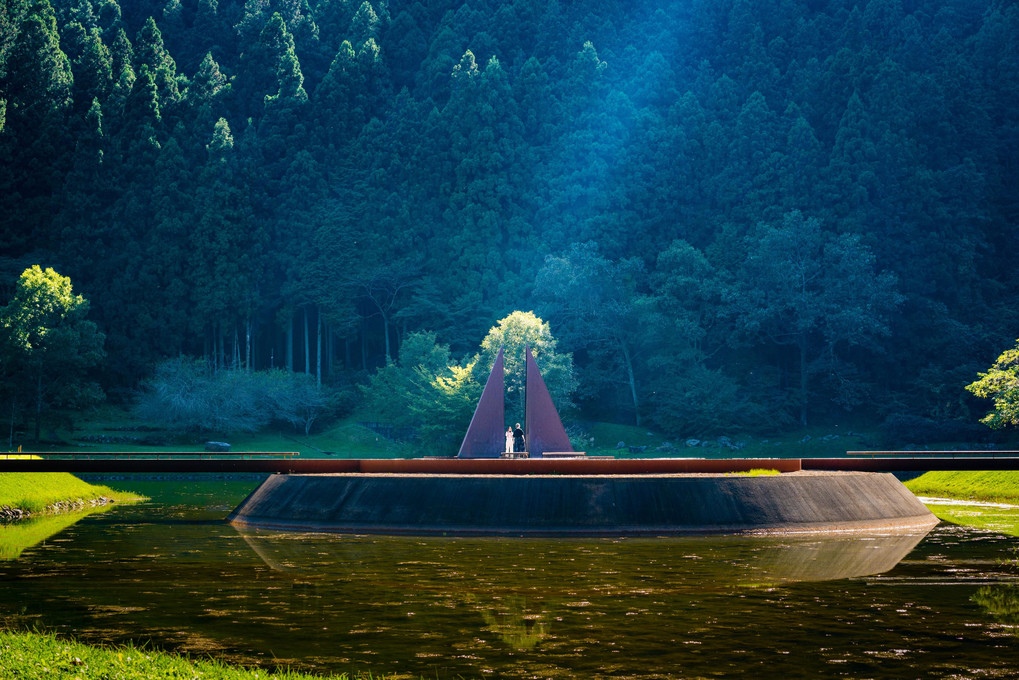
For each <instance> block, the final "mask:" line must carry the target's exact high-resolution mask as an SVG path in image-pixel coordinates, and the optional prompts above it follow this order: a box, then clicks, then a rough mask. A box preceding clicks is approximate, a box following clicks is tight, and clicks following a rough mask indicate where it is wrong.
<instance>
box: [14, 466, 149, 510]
mask: <svg viewBox="0 0 1019 680" xmlns="http://www.w3.org/2000/svg"><path fill="white" fill-rule="evenodd" d="M99 498H109V499H112V500H118V501H119V500H128V499H131V498H137V495H136V494H131V493H124V492H122V491H116V490H114V489H111V488H110V487H108V486H100V485H96V484H89V483H88V482H84V481H82V480H80V479H78V478H77V477H75V476H74V475H72V474H70V473H67V472H3V473H0V506H4V505H6V506H9V507H11V508H19V509H21V510H24V511H25V512H28V513H32V514H38V513H40V512H45V511H46V510H47V508H51V507H53V506H54V505H56V504H58V503H65V502H77V501H80V502H81V503H83V504H85V505H87V504H89V503H91V502H92V501H95V500H97V499H99Z"/></svg>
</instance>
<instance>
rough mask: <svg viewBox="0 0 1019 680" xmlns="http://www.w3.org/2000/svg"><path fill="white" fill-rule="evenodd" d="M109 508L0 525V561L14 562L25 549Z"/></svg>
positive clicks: (91, 508) (101, 507)
mask: <svg viewBox="0 0 1019 680" xmlns="http://www.w3.org/2000/svg"><path fill="white" fill-rule="evenodd" d="M111 507H113V506H111V505H101V506H95V507H90V508H86V509H85V510H81V511H78V512H65V513H60V514H56V515H43V516H41V517H33V518H31V519H27V520H22V521H20V522H15V523H12V524H3V525H0V560H16V559H18V558H19V557H21V553H22V552H24V551H25V550H26V549H28V548H31V547H32V546H34V545H38V544H39V543H42V542H43V541H45V540H46V539H48V538H50V537H51V536H54V535H56V534H58V533H60V532H61V531H63V530H64V529H66V528H67V527H69V526H71V525H72V524H74V523H75V522H77V521H78V520H80V519H82V518H84V517H88V516H89V515H94V514H96V513H99V512H105V511H107V510H109V509H110V508H111Z"/></svg>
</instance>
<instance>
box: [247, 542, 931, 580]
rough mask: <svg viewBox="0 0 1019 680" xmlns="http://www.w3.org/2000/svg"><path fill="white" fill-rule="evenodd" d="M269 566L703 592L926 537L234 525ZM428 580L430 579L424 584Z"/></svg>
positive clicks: (901, 550) (898, 549)
mask: <svg viewBox="0 0 1019 680" xmlns="http://www.w3.org/2000/svg"><path fill="white" fill-rule="evenodd" d="M239 532H240V534H241V536H242V537H243V538H244V540H245V542H246V543H247V544H248V545H249V546H251V548H252V550H254V551H255V553H256V554H257V555H258V556H259V557H260V558H261V559H262V560H263V561H264V562H265V563H266V564H267V565H268V566H269V567H270V568H272V569H274V570H277V571H285V572H291V573H295V574H302V575H305V576H313V575H315V574H323V575H324V574H328V573H332V572H334V571H336V570H337V569H338V568H340V569H342V571H343V572H344V573H345V574H346V575H347V578H351V579H355V580H358V581H366V582H368V583H370V582H371V581H372V580H374V579H379V580H380V585H381V584H382V583H384V582H385V583H388V582H390V581H391V580H392V579H393V578H394V577H396V576H397V575H400V574H401V572H403V573H406V574H407V575H412V574H413V573H414V572H422V571H425V572H428V576H429V578H427V579H424V580H418V581H414V583H416V587H420V588H428V587H436V588H443V589H453V590H463V591H465V592H471V593H474V594H484V593H491V592H507V593H514V592H523V593H529V592H535V591H543V590H552V591H555V590H562V589H569V590H570V591H572V592H581V593H583V592H584V591H585V586H588V587H590V589H591V590H592V591H596V592H598V593H605V592H606V591H608V592H612V591H616V592H620V591H641V592H643V591H646V590H648V589H653V590H669V591H674V590H696V591H703V590H710V589H712V588H717V587H730V586H742V585H756V584H774V583H782V582H794V581H825V580H834V579H841V578H852V577H859V576H869V575H873V574H879V573H882V572H885V571H888V570H889V569H891V568H893V567H894V566H895V565H896V564H898V562H899V561H900V560H902V559H903V558H904V557H905V556H906V555H908V554H909V552H910V551H911V550H912V549H913V548H914V547H916V545H917V544H918V543H919V542H920V541H921V540H922V539H923V537H924V536H925V535H926V533H927V532H926V531H922V532H909V533H900V534H894V533H890V534H881V535H878V534H875V535H862V536H861V535H853V536H825V537H810V538H806V537H803V538H799V537H797V538H769V537H714V538H699V537H698V538H663V539H615V540H610V539H570V540H548V539H511V540H508V539H495V538H436V537H417V538H410V537H402V536H343V535H336V534H312V533H301V534H297V533H291V532H272V531H263V530H247V529H244V530H240V529H239ZM429 584H431V585H430V586H429Z"/></svg>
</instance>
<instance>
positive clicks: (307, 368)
mask: <svg viewBox="0 0 1019 680" xmlns="http://www.w3.org/2000/svg"><path fill="white" fill-rule="evenodd" d="M310 373H311V329H310V328H309V325H308V307H307V306H305V308H304V374H305V375H308V374H310Z"/></svg>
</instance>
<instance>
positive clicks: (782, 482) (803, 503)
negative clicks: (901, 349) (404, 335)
mask: <svg viewBox="0 0 1019 680" xmlns="http://www.w3.org/2000/svg"><path fill="white" fill-rule="evenodd" d="M230 521H231V522H233V523H235V524H237V525H240V526H254V527H267V528H281V529H295V530H313V531H336V532H346V533H384V534H401V533H411V534H451V535H501V534H504V535H522V534H527V535H557V536H569V535H577V536H597V535H676V534H699V533H706V534H731V533H809V532H843V531H861V530H867V531H872V530H880V529H918V528H929V527H931V526H933V525H934V524H936V523H937V519H936V518H935V517H934V516H933V515H932V514H931V513H930V511H928V510H927V508H926V507H924V505H923V504H922V503H920V501H918V500H917V499H916V497H915V496H913V494H912V493H910V492H909V490H907V489H906V488H905V487H904V486H903V485H902V484H901V483H900V482H899V481H898V480H897V479H896V478H895V477H894V476H892V475H890V474H873V473H820V474H813V473H792V474H782V475H774V476H762V477H744V476H732V475H722V476H719V475H632V476H622V475H621V476H609V475H599V476H582V475H576V476H553V475H533V476H502V475H414V474H411V475H400V474H339V475H274V476H272V477H269V478H268V479H266V481H265V482H263V484H262V485H261V486H260V487H259V488H258V489H257V490H256V491H255V492H254V493H252V494H251V496H249V497H248V498H247V499H246V500H245V501H244V502H243V503H242V504H241V505H240V506H239V507H238V508H237V509H236V510H235V511H234V512H233V513H232V514H231V516H230Z"/></svg>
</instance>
